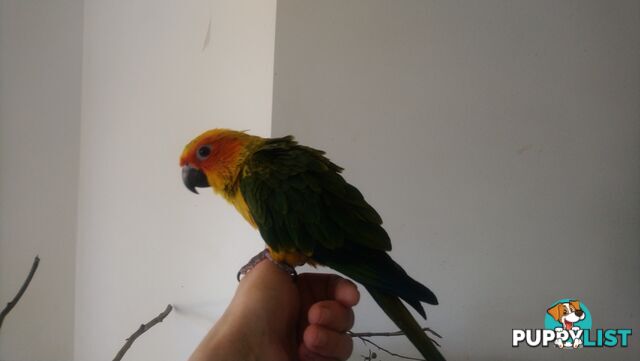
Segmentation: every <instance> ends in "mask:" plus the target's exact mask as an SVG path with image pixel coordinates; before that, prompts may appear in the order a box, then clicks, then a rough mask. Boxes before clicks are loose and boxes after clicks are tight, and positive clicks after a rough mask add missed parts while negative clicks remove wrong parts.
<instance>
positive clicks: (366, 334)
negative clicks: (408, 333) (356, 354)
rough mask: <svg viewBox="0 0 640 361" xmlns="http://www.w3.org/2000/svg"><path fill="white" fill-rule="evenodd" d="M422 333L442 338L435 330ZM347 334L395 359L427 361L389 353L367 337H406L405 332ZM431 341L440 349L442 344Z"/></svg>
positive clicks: (427, 328) (425, 329)
mask: <svg viewBox="0 0 640 361" xmlns="http://www.w3.org/2000/svg"><path fill="white" fill-rule="evenodd" d="M422 331H428V332H430V333H432V334H433V335H434V336H436V337H438V338H442V336H440V335H439V334H438V333H437V332H435V331H434V330H432V329H430V328H429V327H424V328H423V329H422ZM347 334H348V335H349V336H351V337H355V338H359V339H360V340H361V341H362V343H364V344H367V343H368V344H371V345H373V346H375V347H376V348H377V349H378V350H380V351H384V352H386V353H388V354H389V355H391V356H395V357H399V358H401V359H405V360H416V361H425V360H424V359H421V358H415V357H409V356H404V355H400V354H397V353H395V352H392V351H389V350H387V349H386V348H384V347H382V346H380V345H378V344H377V343H375V342H373V341H371V340H369V339H368V338H367V337H379V336H381V337H390V336H404V334H405V333H404V332H402V331H396V332H347ZM429 338H430V339H431V342H433V343H434V344H435V345H436V346H438V347H440V344H439V343H438V342H437V341H436V340H434V339H433V338H431V337H429Z"/></svg>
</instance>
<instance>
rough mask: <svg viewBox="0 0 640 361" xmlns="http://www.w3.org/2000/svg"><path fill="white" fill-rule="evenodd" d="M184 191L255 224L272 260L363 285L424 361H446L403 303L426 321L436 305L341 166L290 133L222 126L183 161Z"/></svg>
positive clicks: (205, 136)
mask: <svg viewBox="0 0 640 361" xmlns="http://www.w3.org/2000/svg"><path fill="white" fill-rule="evenodd" d="M180 166H181V167H182V179H183V182H184V184H185V185H186V187H187V188H188V189H189V190H191V191H192V192H195V193H197V191H196V187H212V188H213V190H214V192H216V193H218V194H220V195H221V196H223V197H224V198H225V199H226V200H227V201H229V202H230V203H231V204H233V205H234V206H235V207H236V209H237V210H238V212H240V214H242V216H243V217H244V218H245V219H246V220H247V221H248V222H249V223H250V224H251V225H252V226H253V227H257V228H258V230H259V231H260V234H261V235H262V238H263V239H264V241H265V242H266V244H267V250H266V251H267V252H268V255H269V256H270V257H269V258H270V259H272V260H273V261H275V262H279V263H284V264H287V265H289V266H291V267H295V266H299V265H302V264H304V263H309V264H312V265H316V264H319V265H324V266H328V267H331V268H333V269H334V270H336V271H338V272H340V273H342V274H344V275H346V276H347V277H350V278H351V279H353V280H355V281H357V282H359V283H361V284H362V285H363V286H364V287H365V288H366V289H367V290H368V291H369V293H370V294H371V296H372V297H373V299H374V300H375V301H376V302H377V303H378V305H380V307H381V308H382V309H383V310H384V312H385V313H386V314H387V315H388V316H389V317H390V318H391V320H392V321H393V322H395V324H396V325H397V326H398V327H400V329H401V330H402V331H404V333H405V334H406V335H407V337H408V338H409V340H410V341H411V342H412V343H413V344H414V345H415V346H416V347H417V349H418V350H419V351H420V353H421V354H422V355H423V356H424V357H425V359H427V360H429V361H432V360H444V357H443V356H442V355H441V354H440V352H439V351H438V349H437V348H436V347H435V346H434V344H433V343H432V341H431V340H430V339H429V337H428V336H427V335H426V334H425V333H424V331H423V330H422V329H421V327H420V326H419V325H418V323H417V322H416V320H415V319H414V318H413V317H412V315H411V313H410V312H409V311H408V310H407V308H406V307H405V306H404V305H403V303H402V302H401V301H400V299H402V300H404V301H405V302H406V303H407V304H409V305H410V306H412V307H413V308H414V309H415V310H416V311H418V313H420V315H421V316H422V317H425V318H426V315H425V311H424V308H423V307H422V305H421V302H426V303H429V304H433V305H435V304H437V303H438V301H437V299H436V296H435V295H434V294H433V292H431V290H429V289H428V288H427V287H425V286H423V285H422V284H420V283H419V282H417V281H415V280H414V279H413V278H411V277H410V276H409V275H407V273H406V272H405V271H404V270H403V269H402V267H400V265H398V264H397V263H396V262H394V261H393V260H392V259H391V257H390V256H389V254H388V253H387V251H390V250H391V241H390V239H389V236H388V235H387V232H386V231H385V230H384V229H383V228H382V226H381V225H382V219H381V218H380V216H379V215H378V213H377V212H376V211H375V209H373V208H372V207H371V206H370V205H369V204H368V203H367V202H366V201H365V199H364V198H363V196H362V194H361V193H360V191H358V189H357V188H355V187H354V186H352V185H351V184H349V183H347V182H346V181H345V180H344V178H343V177H342V176H341V175H340V172H341V171H342V168H340V167H339V166H337V165H336V164H334V163H332V162H331V161H330V160H329V159H327V158H326V157H325V156H324V152H323V151H320V150H317V149H313V148H310V147H306V146H303V145H300V144H298V143H297V142H296V141H295V140H294V139H293V137H292V136H287V137H283V138H272V139H267V138H261V137H257V136H253V135H250V134H247V133H245V132H238V131H233V130H227V129H214V130H210V131H207V132H205V133H203V134H201V135H199V136H198V137H196V138H195V139H194V140H192V141H191V142H190V143H189V144H187V146H186V147H185V149H184V151H183V153H182V156H181V157H180Z"/></svg>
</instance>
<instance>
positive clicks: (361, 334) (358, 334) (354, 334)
mask: <svg viewBox="0 0 640 361" xmlns="http://www.w3.org/2000/svg"><path fill="white" fill-rule="evenodd" d="M422 331H428V332H430V333H432V334H433V335H434V336H436V337H437V338H442V336H440V335H439V334H438V333H437V332H436V331H434V330H432V329H430V328H429V327H424V328H423V329H422ZM349 335H351V337H378V336H383V337H389V336H404V332H402V331H396V332H350V333H349Z"/></svg>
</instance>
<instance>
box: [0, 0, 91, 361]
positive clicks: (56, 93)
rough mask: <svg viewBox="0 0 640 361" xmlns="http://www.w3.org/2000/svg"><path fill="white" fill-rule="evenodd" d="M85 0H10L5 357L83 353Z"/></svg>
mask: <svg viewBox="0 0 640 361" xmlns="http://www.w3.org/2000/svg"><path fill="white" fill-rule="evenodd" d="M81 63H82V1H80V0H56V1H22V0H2V1H0V308H4V306H5V304H6V303H7V302H9V301H10V300H11V299H12V298H13V296H14V295H15V294H16V292H17V291H18V289H19V287H20V286H21V285H22V282H23V281H24V279H25V277H26V275H27V272H28V271H29V267H30V266H31V263H32V261H33V257H34V256H35V255H36V254H39V255H40V258H41V259H42V261H41V263H40V268H39V270H38V272H37V273H36V275H35V277H34V279H33V281H32V283H31V285H30V286H29V288H28V289H27V292H26V293H25V295H24V296H23V297H22V299H21V300H20V302H19V303H18V305H17V306H16V307H15V308H14V309H13V311H11V313H9V315H8V316H7V318H6V319H5V321H4V324H3V326H2V330H0V360H5V361H26V360H33V361H36V360H52V361H57V360H60V361H63V360H70V359H71V358H72V357H73V314H74V311H73V309H74V287H73V283H74V282H73V280H74V269H75V235H76V205H77V184H78V150H79V142H80V138H79V135H80V85H81V82H80V75H81V74H80V66H81Z"/></svg>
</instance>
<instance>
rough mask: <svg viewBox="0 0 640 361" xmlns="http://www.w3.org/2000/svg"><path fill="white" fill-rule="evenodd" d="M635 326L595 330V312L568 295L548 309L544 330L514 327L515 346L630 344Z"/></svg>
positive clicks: (576, 347)
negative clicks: (593, 322) (592, 317)
mask: <svg viewBox="0 0 640 361" xmlns="http://www.w3.org/2000/svg"><path fill="white" fill-rule="evenodd" d="M629 336H631V329H628V328H625V329H607V330H603V329H595V330H594V329H592V323H591V312H589V309H588V308H587V306H585V304H584V303H582V302H580V301H578V300H574V299H568V298H564V299H561V300H558V301H557V302H555V303H554V304H553V305H551V307H549V308H547V313H546V314H545V319H544V329H514V330H513V334H512V340H511V346H513V347H519V346H520V345H521V344H523V343H524V344H525V345H527V346H530V347H539V346H542V347H549V346H550V345H554V346H555V347H556V348H561V349H578V348H583V347H618V346H619V347H627V346H629Z"/></svg>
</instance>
